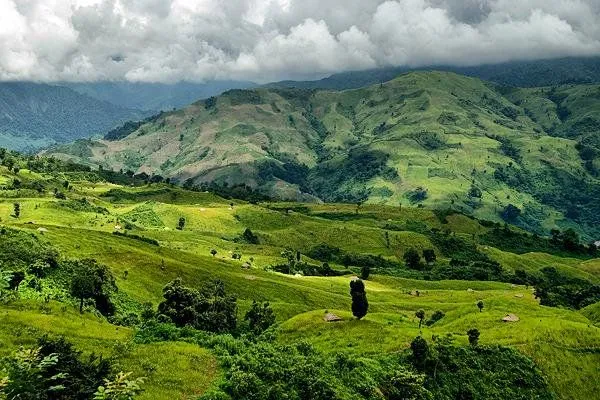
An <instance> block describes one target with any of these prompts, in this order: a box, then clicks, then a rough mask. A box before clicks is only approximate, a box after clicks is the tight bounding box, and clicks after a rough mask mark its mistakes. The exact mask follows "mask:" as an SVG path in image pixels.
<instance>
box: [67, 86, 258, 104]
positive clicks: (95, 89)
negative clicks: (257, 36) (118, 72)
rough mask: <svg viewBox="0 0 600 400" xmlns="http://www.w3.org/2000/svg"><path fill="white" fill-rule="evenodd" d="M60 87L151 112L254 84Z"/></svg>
mask: <svg viewBox="0 0 600 400" xmlns="http://www.w3.org/2000/svg"><path fill="white" fill-rule="evenodd" d="M61 85H63V86H66V87H69V88H71V89H73V90H75V91H76V92H78V93H81V94H84V95H87V96H89V97H92V98H94V99H97V100H101V101H106V102H108V103H111V104H114V105H116V106H119V107H124V108H132V109H136V110H148V111H170V110H172V109H174V108H182V107H185V106H187V105H189V104H192V103H193V102H195V101H198V100H200V99H206V98H208V97H211V96H217V95H219V94H221V93H223V92H225V91H227V90H230V89H247V88H250V87H254V86H256V84H254V83H252V82H241V81H209V82H206V83H194V82H177V83H172V84H168V83H146V82H76V83H74V82H65V83H62V84H61Z"/></svg>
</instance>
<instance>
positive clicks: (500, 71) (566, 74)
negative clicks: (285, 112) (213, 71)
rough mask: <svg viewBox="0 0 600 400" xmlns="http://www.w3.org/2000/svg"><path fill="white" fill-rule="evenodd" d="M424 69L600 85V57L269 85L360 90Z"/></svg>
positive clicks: (528, 83)
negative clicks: (426, 70)
mask: <svg viewBox="0 0 600 400" xmlns="http://www.w3.org/2000/svg"><path fill="white" fill-rule="evenodd" d="M423 69H433V70H437V71H447V72H454V73H457V74H460V75H466V76H471V77H474V78H479V79H483V80H486V81H490V82H494V83H497V84H500V85H504V86H513V87H540V86H553V85H554V86H555V85H566V84H590V83H600V57H567V58H558V59H549V60H534V61H514V62H507V63H501V64H489V65H478V66H473V67H456V66H443V65H435V66H430V67H428V68H427V67H419V68H410V67H390V68H379V69H371V70H366V71H351V72H342V73H338V74H333V75H331V76H329V77H326V78H323V79H320V80H315V81H282V82H273V83H269V84H267V85H266V86H267V87H295V88H302V89H331V90H345V89H356V88H360V87H363V86H369V85H374V84H378V83H381V82H387V81H389V80H392V79H394V78H395V77H397V76H398V75H400V74H403V73H407V72H411V71H418V70H423Z"/></svg>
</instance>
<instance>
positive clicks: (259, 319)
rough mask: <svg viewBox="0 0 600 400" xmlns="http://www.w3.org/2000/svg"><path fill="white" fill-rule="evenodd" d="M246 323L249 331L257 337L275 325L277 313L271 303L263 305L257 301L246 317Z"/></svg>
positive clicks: (253, 303)
mask: <svg viewBox="0 0 600 400" xmlns="http://www.w3.org/2000/svg"><path fill="white" fill-rule="evenodd" d="M244 321H246V322H247V323H248V329H249V330H250V332H252V333H253V334H255V335H260V334H261V333H263V332H264V331H266V330H267V329H269V327H270V326H271V325H273V324H274V323H275V313H273V309H272V308H271V306H270V305H269V303H263V304H262V305H261V304H260V303H258V302H256V301H253V302H252V306H251V307H250V309H249V310H248V312H246V315H244Z"/></svg>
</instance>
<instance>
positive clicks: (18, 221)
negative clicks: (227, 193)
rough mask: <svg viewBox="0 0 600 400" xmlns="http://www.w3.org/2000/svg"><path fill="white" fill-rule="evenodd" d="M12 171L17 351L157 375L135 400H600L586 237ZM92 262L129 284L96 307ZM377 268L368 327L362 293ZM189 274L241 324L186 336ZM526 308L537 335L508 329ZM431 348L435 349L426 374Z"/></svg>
mask: <svg viewBox="0 0 600 400" xmlns="http://www.w3.org/2000/svg"><path fill="white" fill-rule="evenodd" d="M326 95H332V94H326ZM222 102H224V100H223V99H220V100H219V104H222ZM280 104H281V103H279V104H278V107H282V105H280ZM218 106H219V105H218ZM221 107H222V108H225V107H223V106H221ZM0 164H1V165H0V180H1V185H2V188H1V191H0V220H1V221H2V229H1V232H0V249H1V250H2V251H0V276H1V277H2V279H6V282H7V284H8V285H10V288H12V289H13V290H10V288H4V287H2V286H0V299H1V301H0V355H1V356H8V355H10V354H12V353H13V352H14V351H16V350H17V349H18V347H19V346H25V347H26V348H31V347H35V346H36V338H40V337H42V338H43V337H44V335H46V334H49V335H50V338H51V339H52V338H55V337H58V336H63V337H65V338H66V339H67V340H68V341H69V342H71V343H73V345H74V346H75V348H76V349H79V350H81V351H83V352H84V354H86V355H87V354H90V353H91V352H94V353H96V354H102V355H103V356H104V357H105V358H106V359H108V360H111V363H114V365H115V368H118V369H117V370H116V371H119V370H122V371H125V372H127V371H132V372H133V373H134V375H133V376H135V377H146V381H145V382H144V383H143V384H142V386H143V388H144V389H145V391H144V392H143V393H142V394H141V395H140V396H139V397H136V399H137V398H139V399H152V400H161V399H165V400H166V399H173V398H195V397H197V396H202V395H203V396H204V397H202V399H203V400H209V399H217V398H218V399H236V400H239V399H241V400H245V399H248V400H249V399H253V398H268V397H267V395H268V393H270V394H271V395H274V396H275V398H281V397H277V395H282V393H292V394H294V396H295V397H292V398H294V399H296V398H297V399H300V398H310V399H317V400H325V399H341V400H350V399H353V400H354V399H381V400H384V399H388V400H391V399H396V398H398V397H394V396H395V393H404V396H407V395H410V396H415V397H412V398H423V399H426V398H436V399H448V400H451V399H455V398H457V397H460V396H471V397H470V398H485V399H497V400H500V399H503V398H506V397H505V396H506V395H507V393H509V394H510V396H511V398H515V399H523V400H526V399H531V398H539V399H554V398H558V399H561V400H562V399H573V400H574V399H582V398H585V399H597V398H598V393H599V392H600V387H599V382H598V380H597V379H596V377H597V374H598V368H597V366H598V365H599V364H600V349H599V348H598V343H599V342H600V328H599V327H598V324H600V321H599V320H598V318H597V317H598V316H597V314H598V313H597V306H598V304H600V303H598V300H600V291H598V283H600V269H599V267H600V263H599V260H598V259H594V258H593V257H594V255H593V253H591V252H588V251H590V249H586V248H585V247H584V246H579V245H578V244H577V243H573V242H569V241H568V238H569V237H571V236H569V235H567V232H563V235H562V236H558V237H557V238H556V240H547V239H541V238H539V237H536V236H533V235H531V234H529V233H526V232H523V231H521V230H520V229H518V228H515V227H511V226H502V225H501V224H489V223H487V222H484V221H478V220H476V219H472V218H469V217H467V216H464V215H462V214H460V213H451V212H450V213H441V212H434V211H432V210H428V209H423V208H418V207H408V206H407V207H402V209H400V208H399V207H391V206H385V205H377V204H366V205H362V206H360V207H357V206H356V205H351V204H315V203H304V204H301V203H278V202H260V203H258V204H250V203H247V202H244V201H239V200H232V199H224V198H222V197H219V196H217V195H215V194H214V193H205V192H197V191H189V190H184V189H182V188H179V187H176V186H173V185H168V184H164V183H157V184H146V183H144V182H143V181H141V180H136V179H135V178H132V177H131V176H128V175H120V174H113V173H109V172H107V171H97V172H94V171H90V170H88V169H87V168H85V167H83V166H78V165H74V164H68V163H62V162H60V161H57V160H53V159H46V158H34V157H30V158H25V157H21V156H19V155H18V154H14V153H7V152H0ZM15 166H17V167H18V169H16V170H15V168H14V167H15ZM15 171H17V172H15ZM15 204H18V205H19V207H18V210H19V212H18V213H17V212H16V206H15ZM182 220H183V223H182V222H181V221H182ZM427 250H429V251H431V253H433V254H434V255H435V257H433V258H431V256H430V257H429V261H428V262H427V263H425V261H424V260H422V259H421V257H420V256H419V255H420V254H426V253H427ZM411 251H417V258H418V259H419V261H418V263H413V264H411V263H409V261H408V260H410V257H407V254H409V253H410V252H411ZM431 253H430V254H431ZM290 254H291V257H289V255H290ZM85 259H95V260H96V261H97V263H99V264H100V265H105V266H107V270H106V271H104V274H105V275H108V276H111V277H112V278H113V279H114V282H113V284H114V288H113V289H112V290H111V291H109V292H108V294H105V295H106V296H107V298H105V300H106V301H105V302H98V300H96V301H95V302H94V299H93V298H89V299H87V300H86V301H85V302H82V305H83V307H82V309H83V313H80V312H79V306H80V300H79V299H78V298H77V297H75V296H74V295H73V291H72V289H70V288H72V287H73V276H74V275H75V276H76V273H77V269H74V270H73V268H76V267H77V265H79V264H78V262H77V261H76V260H79V263H83V265H85V266H87V267H88V268H90V269H89V270H84V272H86V271H87V273H92V271H93V268H96V265H97V264H94V263H89V262H87V263H86V261H84V260H85ZM324 263H327V266H325V264H324ZM364 267H370V270H369V271H370V274H367V275H368V276H367V277H366V280H365V281H364V282H365V284H366V294H367V296H368V300H369V304H370V306H369V309H368V313H367V315H366V316H365V317H364V318H362V319H360V320H358V319H355V318H352V313H351V307H350V304H351V298H350V295H349V293H348V289H349V282H350V280H351V279H352V278H353V277H354V276H356V275H361V276H363V277H365V270H364ZM547 267H553V268H547ZM74 271H75V272H74ZM278 271H279V272H278ZM18 272H22V273H23V275H22V278H21V280H20V281H19V282H18V283H17V284H16V287H15V285H14V283H13V282H15V281H14V279H13V278H12V277H14V276H17V275H16V274H17V273H18ZM176 278H181V279H182V282H183V284H184V285H185V286H187V287H189V288H202V287H203V285H205V284H206V283H207V282H209V281H210V280H212V279H220V280H222V281H223V283H224V290H225V291H226V293H227V294H231V295H232V296H234V297H235V298H236V299H237V308H238V309H237V318H238V328H236V329H235V330H232V331H219V332H217V333H210V332H207V331H206V329H209V328H204V329H205V330H202V329H198V328H197V326H196V327H194V326H191V325H188V326H185V327H179V328H178V327H176V326H175V324H174V323H167V322H171V320H170V319H169V317H168V316H167V315H168V314H161V313H160V312H159V311H160V310H163V311H164V308H161V306H159V307H158V309H157V306H158V304H159V303H161V302H163V300H165V298H167V297H168V296H169V290H175V289H176V287H177V286H168V288H170V289H166V290H163V288H165V286H167V284H168V283H169V282H171V281H173V280H175V279H176ZM181 290H183V289H181ZM190 290H191V289H190ZM594 290H595V292H594ZM185 293H187V295H188V296H189V295H193V293H194V292H193V291H189V290H188V291H187V292H185ZM586 293H587V294H586ZM219 296H221V295H218V294H216V295H215V298H213V299H212V301H219V300H218V299H219V298H220V297H219ZM253 301H258V302H260V304H261V307H262V302H269V305H268V306H266V309H270V310H272V312H273V313H274V316H275V319H276V324H275V325H274V326H271V328H270V329H269V330H268V331H267V332H266V333H265V334H263V335H257V336H254V334H252V333H249V331H248V329H249V328H248V326H249V325H248V324H249V323H250V322H248V320H247V319H244V318H243V317H244V316H245V315H248V314H246V313H247V312H248V311H249V310H251V309H252V307H253ZM480 301H481V302H482V303H481V306H482V307H483V308H482V309H478V306H477V303H478V302H480ZM219 304H220V303H219ZM109 305H110V306H111V307H108V306H109ZM559 306H560V307H559ZM163 307H164V306H163ZM420 309H423V311H424V312H425V318H424V321H425V322H424V323H423V324H422V326H421V324H420V323H419V318H417V317H416V316H415V312H416V311H418V310H420ZM217 312H219V311H217ZM325 313H333V314H335V315H336V316H338V317H340V318H341V321H339V322H335V323H328V322H325V321H324V319H323V318H324V315H325ZM509 313H511V314H515V315H516V316H518V317H519V321H518V322H503V321H502V318H503V317H505V316H506V314H509ZM259 314H260V313H259ZM221 315H222V314H220V313H217V314H215V315H213V318H211V319H210V320H211V321H216V322H217V323H218V322H220V321H222V320H221V319H220V318H219V316H221ZM434 315H435V317H434ZM173 318H175V315H173ZM172 322H175V320H173V321H172ZM271 323H272V321H270V323H269V324H267V325H266V326H267V327H268V326H269V325H271ZM473 328H476V329H478V331H479V332H480V334H481V337H480V340H479V344H471V345H469V344H468V343H469V339H468V337H467V331H468V330H470V329H473ZM448 334H450V335H452V337H453V338H454V339H453V341H452V340H450V339H448V338H446V339H444V338H445V337H446V335H448ZM417 336H420V337H422V338H424V339H425V340H426V341H427V342H428V343H429V346H431V354H429V355H427V356H426V357H425V358H424V359H423V363H422V364H421V363H420V362H417V361H418V360H415V359H414V354H419V353H417V352H413V353H411V349H410V346H411V343H417V342H415V340H414V338H415V337H417ZM432 337H433V338H434V340H432V339H431V338H432ZM435 338H437V339H435ZM44 340H48V339H44ZM435 340H437V341H435ZM42 342H43V341H42ZM43 343H44V342H43ZM61 354H62V353H61ZM411 354H412V355H411ZM436 357H438V358H436ZM436 360H437V361H436ZM532 361H533V362H532ZM4 365H6V364H4ZM3 376H4V375H2V374H0V382H3V385H4V384H6V382H5V381H2V379H1V378H2V377H3ZM315 377H317V378H318V379H316V380H315ZM315 382H318V384H315ZM307 387H308V388H309V389H306V388H307ZM1 390H2V385H0V391H1ZM276 390H279V392H277V391H276ZM296 390H298V392H296ZM302 390H309V392H308V393H310V394H306V392H305V397H301V396H302ZM396 390H397V391H399V392H397V391H396ZM274 391H275V392H274ZM273 393H275V394H273ZM396 396H397V395H396ZM417 396H421V397H417ZM400 398H403V397H400Z"/></svg>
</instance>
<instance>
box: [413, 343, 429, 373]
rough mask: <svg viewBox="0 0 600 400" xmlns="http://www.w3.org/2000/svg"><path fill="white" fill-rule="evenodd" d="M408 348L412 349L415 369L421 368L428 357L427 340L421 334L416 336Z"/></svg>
mask: <svg viewBox="0 0 600 400" xmlns="http://www.w3.org/2000/svg"><path fill="white" fill-rule="evenodd" d="M410 349H411V351H412V358H413V365H414V366H415V367H416V368H417V369H419V370H423V369H424V368H425V363H426V362H427V358H428V357H429V345H428V344H427V341H426V340H425V339H423V338H422V337H421V336H417V337H416V338H414V339H413V341H412V342H411V343H410Z"/></svg>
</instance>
